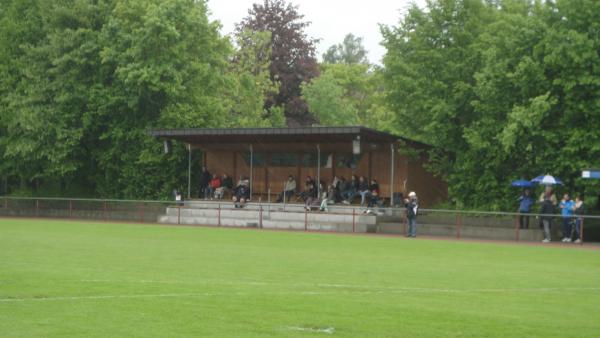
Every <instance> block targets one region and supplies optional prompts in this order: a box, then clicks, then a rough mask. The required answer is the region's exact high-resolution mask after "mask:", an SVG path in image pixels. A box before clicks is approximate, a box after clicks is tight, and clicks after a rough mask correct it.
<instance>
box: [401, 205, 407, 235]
mask: <svg viewBox="0 0 600 338" xmlns="http://www.w3.org/2000/svg"><path fill="white" fill-rule="evenodd" d="M407 222H408V215H407V210H406V209H404V211H402V232H403V233H404V236H406V235H408V232H407V229H406V223H407Z"/></svg>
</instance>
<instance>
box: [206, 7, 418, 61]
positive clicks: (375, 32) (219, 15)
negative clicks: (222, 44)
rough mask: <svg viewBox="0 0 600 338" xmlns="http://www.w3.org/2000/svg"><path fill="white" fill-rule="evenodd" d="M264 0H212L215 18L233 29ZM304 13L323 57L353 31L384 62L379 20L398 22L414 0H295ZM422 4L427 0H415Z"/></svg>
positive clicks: (371, 57) (375, 58) (226, 30)
mask: <svg viewBox="0 0 600 338" xmlns="http://www.w3.org/2000/svg"><path fill="white" fill-rule="evenodd" d="M256 2H259V3H262V2H263V0H208V8H209V9H210V11H211V19H213V20H219V21H220V22H221V24H222V25H223V30H222V32H221V33H223V34H229V33H231V32H233V30H234V27H235V24H236V23H239V22H240V21H241V20H242V19H243V18H244V17H246V16H247V14H248V9H249V8H250V7H252V4H253V3H256ZM291 2H292V3H293V4H294V5H297V6H298V11H299V12H300V14H303V15H304V20H305V21H310V22H311V25H310V26H309V27H308V29H307V30H306V33H307V34H308V36H310V37H312V38H316V39H320V40H321V41H320V42H319V44H318V45H317V56H318V59H319V61H320V60H321V58H322V54H323V53H324V52H325V50H327V48H329V46H331V45H333V44H337V43H340V42H342V41H343V39H344V36H346V34H348V33H352V34H354V35H355V36H358V37H362V38H363V44H364V46H365V48H366V49H367V50H368V51H369V54H368V57H369V60H370V61H371V62H372V63H381V58H382V57H383V55H384V54H385V48H383V47H382V46H381V45H380V42H381V39H382V38H381V34H380V32H379V26H378V24H385V25H396V24H397V23H398V22H399V19H400V16H401V13H405V12H406V9H407V8H408V6H409V4H410V3H411V2H413V1H412V0H396V1H392V0H361V1H358V0H293V1H291ZM415 2H416V3H417V4H419V5H421V4H422V3H423V2H424V0H415Z"/></svg>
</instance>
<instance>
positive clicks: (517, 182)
mask: <svg viewBox="0 0 600 338" xmlns="http://www.w3.org/2000/svg"><path fill="white" fill-rule="evenodd" d="M510 185H512V186H513V187H518V188H531V187H533V183H532V182H530V181H528V180H515V181H512V183H511V184H510Z"/></svg>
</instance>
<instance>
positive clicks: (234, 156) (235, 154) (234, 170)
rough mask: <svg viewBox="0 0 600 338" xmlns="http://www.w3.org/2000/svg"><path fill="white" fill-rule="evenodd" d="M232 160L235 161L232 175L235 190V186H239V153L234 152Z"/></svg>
mask: <svg viewBox="0 0 600 338" xmlns="http://www.w3.org/2000/svg"><path fill="white" fill-rule="evenodd" d="M232 160H233V173H232V176H231V181H232V182H233V185H234V188H235V185H236V184H237V179H238V177H237V151H234V152H233V159H232Z"/></svg>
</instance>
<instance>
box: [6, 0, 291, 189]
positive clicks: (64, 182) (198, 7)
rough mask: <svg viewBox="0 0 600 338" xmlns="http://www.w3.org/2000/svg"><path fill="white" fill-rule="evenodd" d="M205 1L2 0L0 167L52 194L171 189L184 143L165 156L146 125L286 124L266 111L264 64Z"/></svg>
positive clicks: (178, 177)
mask: <svg viewBox="0 0 600 338" xmlns="http://www.w3.org/2000/svg"><path fill="white" fill-rule="evenodd" d="M206 11H207V9H206V6H205V4H204V2H203V1H192V0H166V1H163V0H160V1H159V0H155V1H146V0H104V1H87V0H62V1H52V2H47V1H36V0H28V1H21V0H13V1H8V2H4V3H3V5H2V8H1V11H0V47H1V48H0V67H1V68H0V70H1V74H2V76H1V77H0V78H1V79H0V100H1V104H0V131H2V133H1V134H0V155H1V157H2V161H0V176H2V177H8V178H9V180H10V182H9V185H12V186H13V187H14V186H15V185H20V186H21V188H22V189H23V191H24V192H29V191H32V190H33V191H37V193H39V194H45V195H47V194H61V195H78V196H81V195H91V196H103V197H117V198H119V197H126V198H140V197H144V198H157V197H166V196H168V192H169V191H170V190H171V189H172V188H174V187H178V186H179V187H180V188H181V185H182V184H183V182H185V181H186V180H185V174H186V171H187V170H186V169H187V156H185V151H186V150H185V148H184V147H183V146H177V147H175V149H174V152H173V154H171V155H163V154H162V146H161V144H160V143H159V142H157V141H156V140H154V139H152V138H151V137H148V135H147V131H148V130H149V129H151V128H156V127H160V128H181V127H187V128H190V127H224V126H238V125H242V126H254V125H260V126H271V125H281V124H282V123H283V121H282V120H283V119H282V113H281V110H274V111H273V112H270V113H269V114H266V113H265V112H264V109H263V104H262V103H263V98H264V97H265V95H266V94H267V93H268V92H270V91H272V90H273V88H274V86H275V85H274V84H273V83H272V82H271V81H270V80H269V79H268V77H265V72H264V69H265V68H268V63H267V64H257V65H253V64H252V63H253V62H255V61H256V60H254V59H252V58H249V57H248V55H249V54H250V53H248V52H245V51H244V49H243V46H242V48H240V49H239V50H234V48H233V47H232V46H231V44H230V42H229V41H228V40H227V39H224V38H223V37H221V36H220V33H219V26H218V24H217V23H214V22H209V21H208V19H207V15H206ZM261 39H262V40H264V36H261V35H260V34H257V35H256V36H255V37H254V40H256V41H258V42H259V43H258V45H259V46H260V45H261V43H260V41H261ZM264 53H266V54H267V55H268V54H269V53H270V50H269V49H268V48H267V49H265V50H264ZM234 58H235V62H233V63H232V62H231V60H232V59H234ZM267 60H268V59H267ZM257 100H258V102H257ZM195 162H196V161H195Z"/></svg>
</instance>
